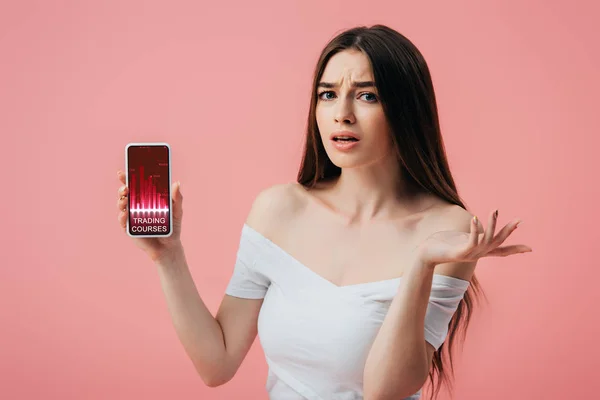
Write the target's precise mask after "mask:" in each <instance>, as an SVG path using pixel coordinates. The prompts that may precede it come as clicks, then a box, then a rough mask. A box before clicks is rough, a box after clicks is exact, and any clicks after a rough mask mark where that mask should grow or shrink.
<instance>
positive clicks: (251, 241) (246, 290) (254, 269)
mask: <svg viewBox="0 0 600 400" xmlns="http://www.w3.org/2000/svg"><path fill="white" fill-rule="evenodd" d="M258 239H259V238H258V237H256V235H253V234H252V232H251V231H249V229H248V227H247V226H246V225H244V227H243V228H242V233H241V237H240V243H239V247H238V251H237V258H236V261H235V266H234V268H233V274H232V276H231V278H230V280H229V284H228V285H227V289H225V294H228V295H230V296H234V297H241V298H244V299H262V298H264V297H265V294H266V293H267V289H268V288H269V285H270V283H271V282H270V279H269V278H268V277H267V276H266V275H265V274H264V272H263V271H261V269H260V268H259V265H260V264H259V263H260V261H261V254H262V253H263V252H264V243H262V242H261V241H260V240H258Z"/></svg>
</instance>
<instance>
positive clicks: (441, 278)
mask: <svg viewBox="0 0 600 400" xmlns="http://www.w3.org/2000/svg"><path fill="white" fill-rule="evenodd" d="M243 229H244V230H246V231H248V232H250V233H251V234H253V235H254V236H256V237H258V238H259V239H261V240H263V241H264V242H266V243H267V244H268V245H270V246H271V247H272V248H273V249H275V250H276V251H278V252H279V253H280V254H282V255H283V256H284V257H286V258H288V259H289V260H291V261H292V262H293V264H294V265H296V266H298V267H300V269H301V270H304V271H305V272H306V273H308V274H309V275H311V276H313V277H314V278H315V279H318V280H319V281H321V282H323V283H325V284H326V285H328V286H330V287H332V288H334V289H335V290H345V289H347V290H350V289H354V288H363V287H370V286H378V285H397V284H398V283H399V282H400V281H401V279H402V276H398V277H396V278H389V279H383V280H378V281H370V282H361V283H353V284H349V285H337V284H335V283H333V282H331V281H330V280H329V279H326V278H324V277H323V276H321V275H319V274H317V273H316V272H315V271H313V270H312V269H311V268H309V267H308V266H306V265H305V264H304V263H302V262H300V260H298V259H297V258H295V257H294V256H292V255H291V254H290V253H288V252H287V251H285V250H284V249H283V248H282V247H280V246H279V245H278V244H277V243H275V242H273V241H272V240H271V239H269V238H267V237H266V236H264V235H263V234H262V233H260V232H259V231H257V230H256V229H254V228H252V227H251V226H250V225H248V224H246V223H244V226H243ZM433 281H437V282H439V283H441V284H444V283H447V284H451V283H453V282H454V284H455V285H456V284H457V283H458V285H459V286H468V285H469V284H470V282H469V281H466V280H464V279H459V278H455V277H453V276H448V275H441V274H434V275H433Z"/></svg>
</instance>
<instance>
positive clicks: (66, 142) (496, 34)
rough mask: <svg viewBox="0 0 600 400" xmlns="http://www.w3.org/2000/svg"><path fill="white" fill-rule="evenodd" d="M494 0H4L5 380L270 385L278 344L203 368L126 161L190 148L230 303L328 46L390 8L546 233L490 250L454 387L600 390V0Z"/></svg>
mask: <svg viewBox="0 0 600 400" xmlns="http://www.w3.org/2000/svg"><path fill="white" fill-rule="evenodd" d="M483 3H484V2H476V1H472V2H465V1H454V2H451V3H450V2H442V1H439V2H431V1H426V2H414V1H411V2H408V1H406V2H399V1H385V2H384V1H369V2H367V3H365V2H364V1H349V0H344V1H328V2H321V1H318V2H317V1H312V2H307V1H295V2H292V1H269V2H265V1H260V2H256V1H254V2H242V1H237V2H233V3H232V2H228V1H218V2H210V3H207V2H193V1H185V2H183V1H180V2H173V1H171V2H168V3H167V2H166V1H165V2H149V1H143V2H142V1H139V2H131V1H127V2H124V1H112V2H109V1H98V2H91V1H89V2H76V1H37V2H32V1H13V2H8V1H5V2H3V3H2V5H1V6H0V54H1V62H0V132H1V134H2V145H3V149H4V151H3V157H2V158H1V161H0V162H1V163H2V165H1V168H2V171H4V179H3V183H2V185H3V188H4V189H3V191H2V196H0V199H1V200H0V201H1V204H0V206H1V207H2V210H3V215H4V216H3V218H2V228H3V233H2V241H1V242H0V243H1V246H2V262H1V265H2V268H1V269H0V300H1V303H2V306H1V307H0V327H1V329H0V346H1V348H0V382H2V383H1V384H0V398H3V399H38V398H44V399H84V398H85V399H142V398H143V399H165V398H178V399H231V398H249V399H266V395H265V392H264V385H265V379H266V372H267V369H266V364H265V362H264V359H263V354H262V351H261V349H260V346H259V343H258V341H256V342H255V345H254V347H253V348H252V350H251V352H250V354H249V356H248V358H247V359H246V361H245V362H244V364H243V365H242V367H241V369H240V370H239V372H238V374H237V375H236V377H235V378H234V379H233V380H232V381H231V382H229V383H228V384H227V385H225V386H222V387H219V388H216V389H210V388H206V387H205V386H204V385H203V383H202V381H201V380H200V378H199V377H198V376H197V375H196V373H195V371H194V369H193V367H192V364H191V362H190V361H189V360H188V359H187V357H186V355H185V353H184V350H183V348H182V346H181V345H180V343H179V342H178V340H177V337H176V334H175V331H174V329H173V327H172V325H171V321H170V318H169V315H168V311H167V308H166V304H165V302H164V298H163V294H162V291H161V288H160V286H159V280H158V275H157V273H156V270H155V269H154V267H153V265H152V264H151V263H150V262H149V260H148V259H147V257H146V256H145V255H144V254H143V253H142V252H141V251H140V250H138V249H137V248H136V247H135V246H134V244H133V243H132V241H131V239H130V238H129V237H127V235H126V234H125V233H124V232H123V231H122V230H121V228H120V227H119V226H118V224H117V209H116V198H117V195H116V193H117V189H118V187H119V183H118V181H117V178H116V171H117V170H118V169H124V147H125V144H126V143H128V142H130V141H166V142H168V143H170V144H171V146H172V150H173V179H174V180H181V182H182V192H183V194H184V196H185V203H184V209H185V220H184V227H183V236H182V237H183V242H184V246H185V248H186V254H187V258H188V262H189V264H190V268H191V270H192V274H193V276H194V278H195V280H196V284H197V286H198V288H199V291H200V293H201V296H202V297H203V299H204V300H205V302H206V303H207V304H208V306H209V307H210V308H211V310H213V311H216V309H217V307H218V304H219V302H220V300H221V296H222V295H223V292H224V289H225V286H226V284H227V281H228V279H229V276H230V273H231V271H232V268H233V263H234V260H235V250H236V247H237V243H238V238H239V233H240V229H241V225H242V223H243V221H244V219H245V217H246V215H247V212H248V211H249V207H250V205H251V202H252V199H253V198H254V196H255V194H256V193H257V192H258V191H259V190H261V189H262V188H264V187H267V186H269V185H272V184H274V183H280V182H286V181H291V180H294V178H295V174H296V171H297V167H298V165H299V161H300V159H299V157H300V150H301V145H302V140H303V134H304V128H305V122H306V121H305V120H306V115H307V111H308V110H307V108H308V100H309V96H310V82H311V73H312V69H313V67H314V64H315V62H316V60H317V56H318V54H319V51H320V50H321V49H322V47H323V46H324V45H325V43H326V42H327V41H328V40H329V39H330V38H332V37H333V36H334V35H335V34H336V33H337V32H339V31H341V30H342V29H346V28H349V27H352V26H355V25H359V24H360V25H362V24H366V25H371V24H374V23H384V24H387V25H389V26H391V27H392V28H395V29H397V30H399V31H400V32H402V33H403V34H405V35H406V36H408V37H409V38H410V39H411V40H412V41H413V42H414V43H415V44H416V45H417V47H418V48H419V49H421V51H422V52H423V54H424V55H425V58H426V59H427V61H428V63H429V66H430V68H431V71H432V74H433V78H434V84H435V87H436V93H437V96H438V101H439V108H440V115H441V123H442V129H443V135H444V139H445V143H446V146H447V151H448V156H449V158H450V163H451V167H452V171H453V173H454V176H455V178H456V181H457V184H458V187H459V191H460V194H461V195H462V196H463V197H464V199H465V200H466V201H467V203H468V205H469V206H470V207H471V210H472V211H473V212H474V213H476V214H478V215H480V216H482V217H483V216H487V215H488V212H490V211H491V210H492V209H494V208H496V207H497V208H499V210H500V223H502V224H504V223H506V222H508V220H509V219H510V218H514V217H520V218H522V219H523V221H524V222H523V224H522V226H521V227H520V228H519V229H518V230H517V231H516V232H515V233H514V234H513V236H512V237H511V239H510V243H525V244H528V245H530V246H531V247H532V248H533V249H534V251H533V253H530V254H524V255H517V256H513V257H510V258H506V259H502V258H487V259H484V260H481V261H480V263H479V268H478V270H477V272H478V275H479V277H480V279H481V282H482V284H483V287H484V290H485V291H486V294H487V297H488V300H489V303H487V304H486V303H482V308H480V309H479V312H478V313H477V315H476V318H475V319H474V320H473V324H472V326H471V330H470V331H469V336H468V339H467V343H466V345H465V348H464V352H463V353H462V356H460V357H459V358H458V359H457V364H456V365H457V377H456V392H455V399H466V400H470V399H487V400H493V399H506V398H510V399H564V398H585V399H590V398H593V397H595V396H598V394H597V393H598V392H599V391H600V380H598V379H597V374H598V371H599V370H600V361H599V360H600V350H599V347H598V346H596V341H597V339H598V337H600V321H599V315H600V313H599V312H598V305H599V300H600V296H599V294H598V293H599V292H600V291H599V290H598V287H597V286H598V282H599V278H600V272H599V268H598V261H597V249H598V234H597V232H598V222H599V221H600V218H599V217H600V215H599V214H600V213H599V212H598V205H597V199H598V195H599V193H598V185H597V182H598V181H597V177H596V175H597V172H598V170H599V167H600V165H599V164H600V162H599V157H598V155H597V147H598V144H599V139H598V123H597V118H598V109H597V107H598V100H597V97H598V92H599V89H600V80H599V77H598V71H599V70H600V55H599V50H598V49H599V48H600V46H599V45H598V33H597V29H596V28H594V25H595V23H596V22H597V20H598V18H599V17H600V15H599V12H598V6H597V5H595V4H594V2H592V1H580V2H577V5H576V6H575V5H572V6H571V5H570V4H571V3H569V2H567V1H563V2H559V1H541V0H539V1H522V0H520V1H517V0H512V1H503V2H499V1H495V2H485V3H486V4H483ZM167 4H168V5H167ZM447 398H448V397H447V396H445V395H444V396H442V397H441V399H447Z"/></svg>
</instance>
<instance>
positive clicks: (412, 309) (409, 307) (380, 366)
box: [364, 261, 433, 399]
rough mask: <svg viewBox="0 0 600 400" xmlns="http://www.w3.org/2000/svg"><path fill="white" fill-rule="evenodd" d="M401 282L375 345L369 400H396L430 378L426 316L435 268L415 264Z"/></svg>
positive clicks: (367, 376) (367, 388)
mask: <svg viewBox="0 0 600 400" xmlns="http://www.w3.org/2000/svg"><path fill="white" fill-rule="evenodd" d="M415 263H416V264H415V265H413V266H412V268H409V269H408V270H407V271H406V272H405V273H404V275H403V277H402V279H401V280H400V286H399V288H398V293H397V294H396V296H395V297H394V299H393V300H392V303H391V305H390V308H389V310H388V313H387V315H386V317H385V320H384V322H383V324H382V326H381V328H380V330H379V333H378V334H377V337H376V338H375V341H374V342H373V345H372V347H371V350H370V352H369V356H368V358H367V362H366V365H365V372H364V391H365V399H368V398H372V399H388V398H389V399H396V398H403V397H407V396H410V395H412V394H414V393H415V392H417V391H418V390H419V389H420V388H421V387H422V385H423V383H424V382H425V379H427V375H428V372H429V371H428V366H429V361H428V360H427V348H426V344H425V339H424V338H425V314H426V312H427V305H428V302H429V296H430V294H431V285H432V280H433V267H429V266H427V265H424V264H422V263H421V262H420V261H415Z"/></svg>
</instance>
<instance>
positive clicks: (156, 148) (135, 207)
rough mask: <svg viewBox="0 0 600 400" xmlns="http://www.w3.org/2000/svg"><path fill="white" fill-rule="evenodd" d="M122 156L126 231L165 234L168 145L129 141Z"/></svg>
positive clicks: (167, 223)
mask: <svg viewBox="0 0 600 400" xmlns="http://www.w3.org/2000/svg"><path fill="white" fill-rule="evenodd" d="M126 160H127V185H128V187H129V195H128V209H129V213H128V214H129V219H128V228H127V229H128V232H129V234H130V235H131V236H138V237H140V236H145V237H147V236H153V237H156V236H169V235H170V234H171V229H172V220H171V193H170V192H171V171H170V147H169V145H168V144H166V143H161V144H151V143H150V144H129V145H128V146H127V149H126Z"/></svg>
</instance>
